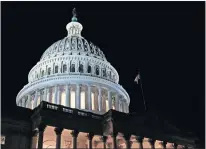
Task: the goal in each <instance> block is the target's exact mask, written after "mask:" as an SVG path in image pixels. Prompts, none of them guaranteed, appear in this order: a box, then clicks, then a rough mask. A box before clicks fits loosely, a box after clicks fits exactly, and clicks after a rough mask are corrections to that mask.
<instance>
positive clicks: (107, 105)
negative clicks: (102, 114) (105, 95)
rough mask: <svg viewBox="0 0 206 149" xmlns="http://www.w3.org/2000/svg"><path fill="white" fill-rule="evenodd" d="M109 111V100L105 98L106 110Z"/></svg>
mask: <svg viewBox="0 0 206 149" xmlns="http://www.w3.org/2000/svg"><path fill="white" fill-rule="evenodd" d="M107 111H109V102H108V100H107V99H106V112H107Z"/></svg>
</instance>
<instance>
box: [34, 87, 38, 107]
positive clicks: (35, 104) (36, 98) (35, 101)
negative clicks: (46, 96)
mask: <svg viewBox="0 0 206 149" xmlns="http://www.w3.org/2000/svg"><path fill="white" fill-rule="evenodd" d="M37 100H38V91H37V90H36V92H35V97H34V108H36V106H37Z"/></svg>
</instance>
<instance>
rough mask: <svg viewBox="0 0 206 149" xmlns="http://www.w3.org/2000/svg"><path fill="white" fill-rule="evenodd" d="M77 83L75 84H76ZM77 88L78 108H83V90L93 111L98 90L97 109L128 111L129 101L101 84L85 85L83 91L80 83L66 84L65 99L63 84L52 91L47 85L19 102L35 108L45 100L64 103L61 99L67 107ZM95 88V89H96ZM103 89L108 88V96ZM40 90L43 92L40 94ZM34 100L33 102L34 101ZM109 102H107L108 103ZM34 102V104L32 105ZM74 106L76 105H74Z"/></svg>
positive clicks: (20, 104)
mask: <svg viewBox="0 0 206 149" xmlns="http://www.w3.org/2000/svg"><path fill="white" fill-rule="evenodd" d="M74 85H75V86H74ZM72 87H73V89H75V99H74V100H75V108H77V109H81V98H82V97H81V92H85V97H84V98H85V103H86V102H87V104H88V107H87V110H89V111H92V110H93V109H92V106H93V105H92V104H93V103H92V102H93V101H92V98H94V97H92V94H94V93H95V92H96V94H97V96H98V97H97V105H98V106H97V109H96V110H97V111H107V110H109V109H115V110H117V111H121V112H125V113H128V112H129V110H128V103H127V101H126V100H125V99H124V98H123V97H122V96H120V95H119V94H118V93H117V92H114V91H111V90H107V89H105V88H101V87H100V86H91V85H86V86H85V85H84V87H85V90H84V91H82V90H81V88H82V86H81V85H80V84H72V85H64V90H65V97H64V98H65V99H62V97H61V94H62V91H61V86H60V85H56V86H53V87H52V88H53V89H52V91H51V90H50V88H51V87H46V88H44V89H43V90H41V91H40V90H36V91H35V93H34V94H33V98H32V97H31V94H28V95H27V97H24V98H22V100H21V101H20V102H19V106H23V107H27V108H35V107H37V106H38V104H39V103H40V101H42V100H44V101H47V102H52V103H54V104H62V103H61V100H64V101H65V103H64V106H67V107H71V95H70V94H71V89H72ZM93 88H95V91H94V89H93ZM103 90H107V93H106V94H107V95H105V94H104V95H105V96H106V97H103V93H102V91H103ZM40 92H42V93H43V95H42V94H40ZM52 94H53V98H54V100H53V101H51V95H52ZM112 96H113V98H115V102H114V103H113V102H112V100H113V98H112ZM103 98H104V100H105V106H106V109H105V108H104V109H103V102H102V101H103ZM32 100H33V102H32ZM106 102H107V103H106ZM31 104H33V105H31ZM73 108H74V107H73Z"/></svg>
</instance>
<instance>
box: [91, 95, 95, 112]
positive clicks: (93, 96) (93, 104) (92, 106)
mask: <svg viewBox="0 0 206 149" xmlns="http://www.w3.org/2000/svg"><path fill="white" fill-rule="evenodd" d="M91 96H92V97H91V98H92V110H94V93H92V94H91Z"/></svg>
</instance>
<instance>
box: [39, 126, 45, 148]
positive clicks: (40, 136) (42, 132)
mask: <svg viewBox="0 0 206 149" xmlns="http://www.w3.org/2000/svg"><path fill="white" fill-rule="evenodd" d="M45 128H46V126H39V128H38V131H39V138H38V149H42V148H43V140H44V129H45Z"/></svg>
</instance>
